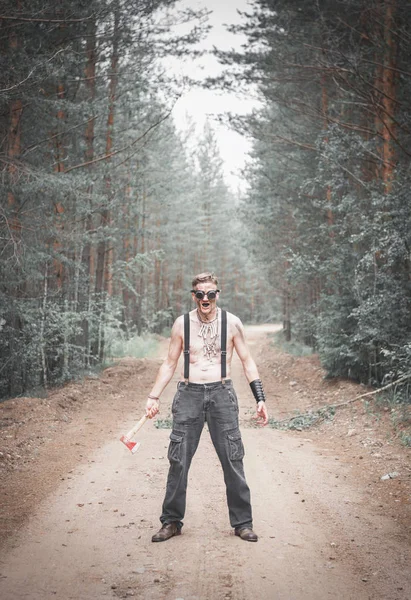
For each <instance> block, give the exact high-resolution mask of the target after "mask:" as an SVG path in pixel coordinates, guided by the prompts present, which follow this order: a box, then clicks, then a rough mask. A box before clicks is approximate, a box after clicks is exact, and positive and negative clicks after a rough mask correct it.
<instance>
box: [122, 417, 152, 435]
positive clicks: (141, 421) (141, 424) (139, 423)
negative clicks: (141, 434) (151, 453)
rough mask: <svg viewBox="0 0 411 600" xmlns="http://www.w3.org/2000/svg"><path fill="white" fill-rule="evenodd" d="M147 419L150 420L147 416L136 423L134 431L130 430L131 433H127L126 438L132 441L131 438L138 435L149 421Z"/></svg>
mask: <svg viewBox="0 0 411 600" xmlns="http://www.w3.org/2000/svg"><path fill="white" fill-rule="evenodd" d="M147 419H148V416H147V415H144V416H143V417H141V419H140V420H139V422H138V423H136V424H135V425H134V427H133V428H132V429H130V431H129V432H128V433H126V435H125V436H124V437H125V438H127V439H128V440H131V438H132V437H133V436H135V435H136V433H137V431H138V430H139V429H141V428H142V427H143V425H144V423H145V422H146V421H147Z"/></svg>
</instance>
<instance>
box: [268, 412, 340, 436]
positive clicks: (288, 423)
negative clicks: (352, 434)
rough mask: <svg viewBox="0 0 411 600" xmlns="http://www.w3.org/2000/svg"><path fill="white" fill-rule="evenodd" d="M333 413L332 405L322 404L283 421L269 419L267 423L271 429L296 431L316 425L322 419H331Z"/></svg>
mask: <svg viewBox="0 0 411 600" xmlns="http://www.w3.org/2000/svg"><path fill="white" fill-rule="evenodd" d="M334 415H335V409H334V408H333V407H332V406H324V407H322V408H319V409H318V410H315V411H309V412H306V413H301V414H298V415H296V416H295V417H291V418H290V419H287V420H284V421H277V420H276V419H269V420H268V425H269V426H270V427H272V428H273V429H284V430H286V429H291V430H293V429H295V430H297V431H303V430H304V429H309V428H310V427H312V426H314V425H318V424H319V423H321V422H322V421H330V420H332V419H333V418H334Z"/></svg>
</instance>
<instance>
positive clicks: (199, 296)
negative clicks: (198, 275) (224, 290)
mask: <svg viewBox="0 0 411 600" xmlns="http://www.w3.org/2000/svg"><path fill="white" fill-rule="evenodd" d="M219 291H220V290H210V291H208V292H203V290H191V293H192V294H194V295H195V297H196V298H197V300H203V299H204V297H205V296H207V298H208V299H209V300H214V298H215V297H216V296H217V293H218V292H219Z"/></svg>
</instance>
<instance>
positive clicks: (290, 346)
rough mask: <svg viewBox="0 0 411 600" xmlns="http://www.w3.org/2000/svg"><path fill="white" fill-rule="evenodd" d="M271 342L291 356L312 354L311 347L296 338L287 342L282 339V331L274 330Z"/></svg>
mask: <svg viewBox="0 0 411 600" xmlns="http://www.w3.org/2000/svg"><path fill="white" fill-rule="evenodd" d="M270 337H271V338H272V344H273V345H274V346H276V347H277V348H279V349H280V350H282V351H283V352H285V353H286V354H291V355H292V356H310V355H311V354H313V351H312V348H310V346H306V345H305V344H302V343H301V342H299V341H297V340H291V341H290V342H287V341H286V340H285V339H284V332H283V331H276V332H275V333H273V334H271V335H270Z"/></svg>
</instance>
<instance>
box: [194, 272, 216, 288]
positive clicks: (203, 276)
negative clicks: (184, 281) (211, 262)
mask: <svg viewBox="0 0 411 600" xmlns="http://www.w3.org/2000/svg"><path fill="white" fill-rule="evenodd" d="M207 281H211V283H214V285H218V280H217V277H216V276H215V275H214V273H209V272H206V273H199V275H196V276H195V277H194V279H193V282H192V284H191V285H192V287H193V288H195V287H196V285H198V284H199V283H207Z"/></svg>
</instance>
